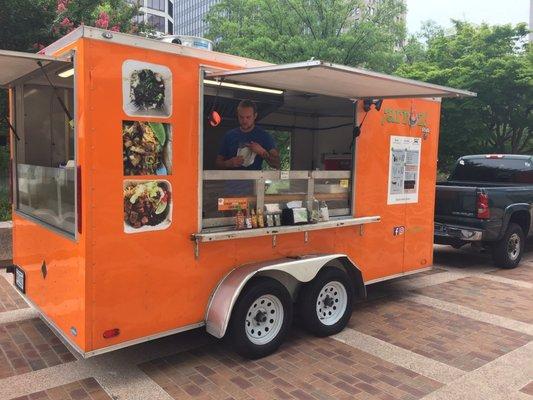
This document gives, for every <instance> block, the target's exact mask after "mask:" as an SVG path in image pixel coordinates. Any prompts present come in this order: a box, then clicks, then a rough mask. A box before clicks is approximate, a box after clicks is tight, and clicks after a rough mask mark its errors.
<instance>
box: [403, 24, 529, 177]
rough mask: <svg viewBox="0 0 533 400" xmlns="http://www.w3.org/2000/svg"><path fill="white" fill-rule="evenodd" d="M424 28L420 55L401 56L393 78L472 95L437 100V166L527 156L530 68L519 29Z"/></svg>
mask: <svg viewBox="0 0 533 400" xmlns="http://www.w3.org/2000/svg"><path fill="white" fill-rule="evenodd" d="M426 28H427V29H426V30H425V31H424V33H423V34H422V36H424V38H423V39H424V41H425V49H424V51H423V52H422V53H420V52H417V53H416V57H412V58H411V59H409V57H407V58H406V61H407V63H406V64H404V65H402V66H401V67H400V68H399V69H398V70H397V71H396V72H397V74H399V75H401V76H405V77H409V78H413V79H418V80H422V81H426V82H433V83H437V84H440V85H446V86H452V87H457V88H463V89H467V90H470V91H473V92H476V93H477V97H474V98H466V99H462V100H458V99H453V100H446V99H445V100H443V104H442V107H443V113H442V120H441V141H440V148H439V159H440V161H441V163H442V165H441V167H443V169H445V170H446V169H449V168H450V166H451V165H453V162H454V161H455V160H456V159H457V158H458V157H459V156H461V155H464V154H468V153H487V152H498V153H517V154H520V153H523V154H531V153H533V133H532V131H531V126H532V125H533V124H532V122H533V120H532V118H533V116H532V113H531V110H532V105H533V97H532V94H533V92H532V83H533V66H532V65H533V64H532V51H531V48H530V47H529V45H528V44H527V34H528V29H527V28H526V26H525V24H519V25H516V26H511V25H502V26H490V25H487V24H482V25H480V26H477V25H473V24H470V23H468V22H463V21H454V30H453V32H452V33H446V32H445V31H444V30H443V29H442V28H438V27H435V26H434V25H433V26H431V25H428V26H427V27H426ZM422 47H424V45H423V44H422Z"/></svg>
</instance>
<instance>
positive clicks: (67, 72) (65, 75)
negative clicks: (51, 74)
mask: <svg viewBox="0 0 533 400" xmlns="http://www.w3.org/2000/svg"><path fill="white" fill-rule="evenodd" d="M72 75H74V68H72V67H70V68H67V69H62V70H60V71H58V72H57V76H59V77H60V78H68V77H70V76H72Z"/></svg>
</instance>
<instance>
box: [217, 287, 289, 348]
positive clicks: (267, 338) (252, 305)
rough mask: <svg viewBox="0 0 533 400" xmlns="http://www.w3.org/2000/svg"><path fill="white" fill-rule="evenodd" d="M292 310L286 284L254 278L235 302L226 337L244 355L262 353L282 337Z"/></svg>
mask: <svg viewBox="0 0 533 400" xmlns="http://www.w3.org/2000/svg"><path fill="white" fill-rule="evenodd" d="M292 314H293V307H292V298H291V295H290V294H289V292H288V291H287V289H286V288H285V286H283V285H282V284H281V283H279V282H278V281H277V280H275V279H272V278H267V277H261V278H257V279H253V280H252V281H250V282H249V283H248V284H247V286H246V288H245V289H244V290H243V292H242V293H241V295H240V296H239V298H238V300H237V302H236V303H235V306H234V308H233V312H232V314H231V319H230V322H229V325H228V332H227V333H226V339H227V340H228V341H229V342H230V344H231V345H232V347H233V349H234V350H235V352H236V353H238V354H240V355H241V356H243V357H245V358H250V359H256V358H261V357H265V356H267V355H269V354H272V353H274V352H275V351H276V350H277V349H278V348H279V346H280V345H281V344H282V343H283V341H284V340H285V337H286V336H287V333H288V331H289V329H290V326H291V324H292Z"/></svg>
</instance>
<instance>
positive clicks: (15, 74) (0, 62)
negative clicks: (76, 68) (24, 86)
mask: <svg viewBox="0 0 533 400" xmlns="http://www.w3.org/2000/svg"><path fill="white" fill-rule="evenodd" d="M37 61H41V62H42V65H43V67H45V66H47V65H48V64H51V63H54V62H59V63H65V64H67V63H69V62H70V60H68V59H66V58H58V57H50V56H45V55H41V54H33V53H23V52H20V51H9V50H0V87H1V88H8V87H9V86H10V84H11V83H12V82H13V81H16V80H17V79H19V78H22V77H23V76H26V75H27V74H29V73H32V72H33V71H35V70H37V69H39V65H37Z"/></svg>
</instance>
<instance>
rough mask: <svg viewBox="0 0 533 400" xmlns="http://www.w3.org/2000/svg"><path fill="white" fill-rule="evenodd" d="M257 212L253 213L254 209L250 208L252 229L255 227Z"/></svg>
mask: <svg viewBox="0 0 533 400" xmlns="http://www.w3.org/2000/svg"><path fill="white" fill-rule="evenodd" d="M257 225H258V223H257V214H256V213H255V210H254V209H253V208H252V228H253V229H256V228H257Z"/></svg>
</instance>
